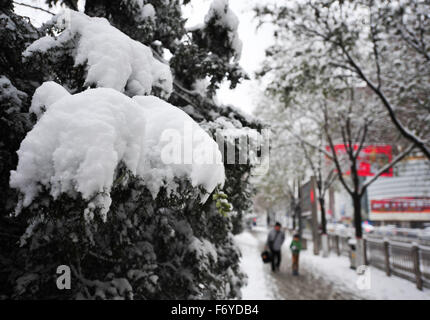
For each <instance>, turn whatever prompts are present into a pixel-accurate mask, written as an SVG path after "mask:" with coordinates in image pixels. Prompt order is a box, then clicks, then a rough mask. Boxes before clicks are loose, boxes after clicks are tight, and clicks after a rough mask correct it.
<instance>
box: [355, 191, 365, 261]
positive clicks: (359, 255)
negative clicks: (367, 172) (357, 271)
mask: <svg viewBox="0 0 430 320" xmlns="http://www.w3.org/2000/svg"><path fill="white" fill-rule="evenodd" d="M353 201H354V226H355V237H356V240H357V244H356V248H355V250H356V252H355V257H356V266H357V267H358V266H361V265H364V244H363V230H362V228H361V197H360V195H359V194H357V193H355V194H354V195H353Z"/></svg>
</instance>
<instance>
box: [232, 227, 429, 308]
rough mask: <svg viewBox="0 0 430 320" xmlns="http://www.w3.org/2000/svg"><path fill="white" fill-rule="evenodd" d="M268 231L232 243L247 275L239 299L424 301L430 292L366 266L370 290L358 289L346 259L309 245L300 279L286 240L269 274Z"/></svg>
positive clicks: (259, 230) (245, 235) (303, 255)
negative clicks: (277, 268)
mask: <svg viewBox="0 0 430 320" xmlns="http://www.w3.org/2000/svg"><path fill="white" fill-rule="evenodd" d="M267 232H268V230H267V229H265V228H255V229H254V230H253V231H251V232H249V231H245V232H244V233H242V234H240V235H237V236H236V237H235V241H236V243H237V244H238V246H239V247H240V249H241V251H242V260H241V267H242V269H243V271H244V272H245V273H247V275H248V285H247V286H246V287H244V288H243V291H242V292H243V299H297V300H302V299H318V300H326V299H383V300H387V299H425V300H430V290H428V289H424V291H419V290H417V289H416V287H415V284H414V283H412V282H410V281H407V280H405V279H401V278H398V277H395V276H392V277H387V276H386V275H385V273H384V272H383V271H381V270H379V269H376V268H373V267H370V289H364V290H363V289H359V287H358V286H357V280H358V279H359V276H358V275H357V274H356V272H355V270H352V269H350V268H349V259H348V258H347V257H344V256H341V257H338V256H337V255H335V254H333V253H332V254H331V255H330V256H329V257H328V258H322V257H321V256H315V255H314V254H313V251H312V245H310V246H309V248H308V249H307V250H304V251H302V252H301V254H300V276H299V277H294V276H292V275H291V254H290V252H289V250H288V244H289V243H290V241H291V238H289V237H287V239H286V241H285V244H284V248H283V252H282V264H281V268H280V271H279V272H277V273H272V272H271V270H270V265H269V264H263V263H262V261H261V257H260V253H261V251H262V250H263V247H264V243H265V240H266V237H267Z"/></svg>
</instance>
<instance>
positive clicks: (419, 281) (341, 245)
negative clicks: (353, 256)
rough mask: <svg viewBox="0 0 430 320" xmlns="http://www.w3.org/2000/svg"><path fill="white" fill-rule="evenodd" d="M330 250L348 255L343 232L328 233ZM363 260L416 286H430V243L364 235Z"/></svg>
mask: <svg viewBox="0 0 430 320" xmlns="http://www.w3.org/2000/svg"><path fill="white" fill-rule="evenodd" d="M328 238H329V250H330V251H332V252H335V253H336V254H337V255H345V256H348V255H349V254H350V252H351V247H350V246H349V243H348V240H349V239H350V237H348V236H345V235H337V234H329V235H328ZM364 247H365V250H364V251H365V263H366V265H371V266H373V267H375V268H378V269H381V270H384V271H385V272H386V274H387V276H391V275H392V274H394V275H396V276H399V277H402V278H404V279H407V280H410V281H413V282H415V283H416V286H417V288H418V289H420V290H421V289H422V288H423V287H427V288H430V246H426V245H422V244H417V243H411V242H409V243H407V242H400V241H394V240H388V239H378V238H374V237H365V239H364Z"/></svg>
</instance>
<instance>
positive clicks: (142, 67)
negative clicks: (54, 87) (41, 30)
mask: <svg viewBox="0 0 430 320" xmlns="http://www.w3.org/2000/svg"><path fill="white" fill-rule="evenodd" d="M150 9H151V8H150V7H148V8H146V10H145V12H146V13H145V14H147V15H149V16H151V15H152V14H153V13H152V12H151V10H150ZM55 19H56V24H57V26H58V27H59V28H60V29H64V30H63V31H62V32H61V33H60V34H59V35H58V36H57V37H55V38H53V37H51V36H45V37H42V38H41V39H38V40H36V41H35V42H33V43H32V44H31V45H30V46H29V47H28V48H27V49H26V50H25V51H24V53H23V56H24V57H28V56H31V55H32V54H34V53H35V52H41V53H43V52H46V51H47V50H49V49H52V48H55V47H59V46H62V45H64V44H66V43H67V42H68V41H70V40H71V39H76V50H75V51H74V61H75V66H77V65H84V64H86V66H87V75H86V79H85V85H88V86H89V85H96V86H97V87H106V88H112V89H116V90H118V91H120V92H125V93H126V94H127V95H129V96H134V95H147V94H150V93H151V91H152V89H153V88H154V87H155V88H158V89H160V90H161V95H162V96H163V97H168V96H169V95H170V93H171V92H172V74H171V71H170V68H169V66H168V65H165V64H163V63H161V62H160V61H158V60H156V59H155V58H154V57H153V55H152V51H151V49H150V48H149V47H147V46H145V45H143V44H142V43H140V42H138V41H135V40H133V39H131V38H129V37H128V36H127V35H125V34H124V33H122V32H121V31H119V30H118V29H116V28H114V27H113V26H111V25H110V24H109V22H108V21H107V20H106V19H105V18H91V17H88V16H87V15H85V14H83V13H80V12H76V11H73V10H67V11H65V12H64V13H62V14H60V15H58V16H56V18H55Z"/></svg>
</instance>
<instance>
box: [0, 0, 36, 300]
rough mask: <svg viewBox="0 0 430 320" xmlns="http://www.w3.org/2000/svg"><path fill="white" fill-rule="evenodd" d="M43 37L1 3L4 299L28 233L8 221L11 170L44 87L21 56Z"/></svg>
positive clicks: (0, 268) (0, 273)
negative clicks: (37, 94) (36, 97)
mask: <svg viewBox="0 0 430 320" xmlns="http://www.w3.org/2000/svg"><path fill="white" fill-rule="evenodd" d="M39 36H40V35H39V33H38V31H37V30H36V29H35V28H34V27H33V26H32V25H31V24H30V23H29V21H28V20H27V19H24V18H22V17H21V16H18V15H16V14H15V13H14V12H13V6H12V1H0V47H1V50H0V243H1V250H0V287H1V288H2V290H1V292H0V296H4V295H8V294H9V293H10V292H11V291H12V286H11V285H10V283H9V282H8V277H9V275H10V274H11V273H12V272H13V270H14V267H16V265H15V261H16V260H15V259H14V255H15V254H16V253H17V248H16V243H17V240H18V239H19V236H20V234H22V233H23V231H24V230H25V221H24V219H20V218H18V219H14V220H13V221H12V220H11V219H9V218H8V215H9V213H10V212H11V211H13V208H14V206H15V205H16V199H17V192H16V190H13V189H11V188H9V178H10V170H13V169H14V168H16V165H17V161H18V156H17V154H16V151H17V150H18V148H19V145H20V143H21V141H22V139H23V138H24V137H25V134H26V132H27V131H28V130H29V129H30V128H31V126H32V121H31V119H30V117H29V114H28V106H29V104H30V101H31V96H32V94H33V92H34V90H35V88H36V87H37V86H38V85H40V84H41V77H40V76H39V75H38V74H37V72H35V71H34V69H33V68H32V66H31V65H28V64H26V63H23V61H22V59H21V53H22V52H23V51H24V50H25V48H26V47H27V46H28V45H29V44H31V43H32V42H33V41H35V40H36V39H37V38H39Z"/></svg>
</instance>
